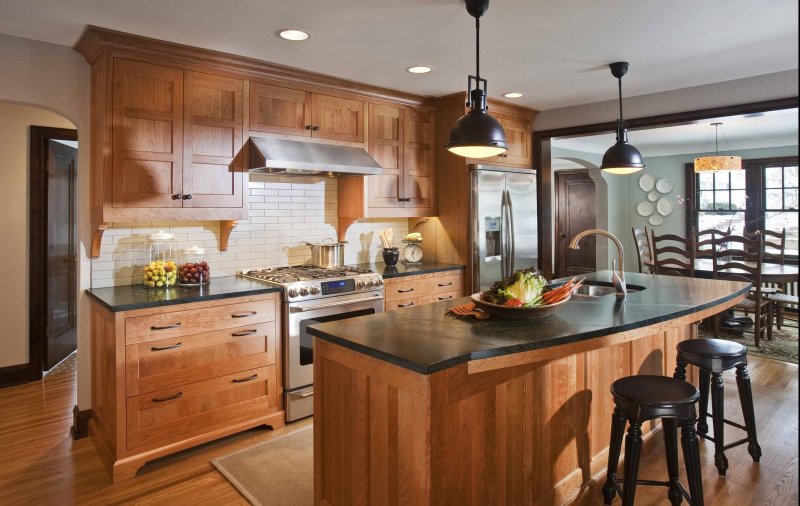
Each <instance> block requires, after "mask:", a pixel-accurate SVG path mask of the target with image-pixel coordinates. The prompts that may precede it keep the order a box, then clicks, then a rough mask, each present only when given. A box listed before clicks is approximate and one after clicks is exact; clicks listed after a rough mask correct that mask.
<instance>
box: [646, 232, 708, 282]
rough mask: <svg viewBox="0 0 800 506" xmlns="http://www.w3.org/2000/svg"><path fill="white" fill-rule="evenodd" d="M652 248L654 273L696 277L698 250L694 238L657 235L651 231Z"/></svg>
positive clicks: (690, 235)
mask: <svg viewBox="0 0 800 506" xmlns="http://www.w3.org/2000/svg"><path fill="white" fill-rule="evenodd" d="M650 246H651V248H652V251H653V272H654V273H655V274H666V275H667V276H685V277H690V278H691V277H694V260H695V257H696V254H697V250H696V248H695V245H694V237H693V236H692V234H689V237H688V238H686V237H681V236H679V235H675V234H663V235H656V233H655V231H653V230H652V229H651V230H650Z"/></svg>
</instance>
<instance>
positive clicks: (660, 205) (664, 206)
mask: <svg viewBox="0 0 800 506" xmlns="http://www.w3.org/2000/svg"><path fill="white" fill-rule="evenodd" d="M656 209H657V210H658V214H660V215H661V216H669V214H670V213H671V212H672V202H670V201H669V200H667V199H666V198H664V197H662V198H660V199H658V202H656Z"/></svg>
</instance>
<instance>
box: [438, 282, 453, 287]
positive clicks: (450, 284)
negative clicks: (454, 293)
mask: <svg viewBox="0 0 800 506" xmlns="http://www.w3.org/2000/svg"><path fill="white" fill-rule="evenodd" d="M439 286H453V282H452V281H448V282H447V283H439Z"/></svg>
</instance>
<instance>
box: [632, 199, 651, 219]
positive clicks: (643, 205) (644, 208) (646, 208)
mask: <svg viewBox="0 0 800 506" xmlns="http://www.w3.org/2000/svg"><path fill="white" fill-rule="evenodd" d="M636 212H637V213H639V216H650V215H651V214H653V204H651V203H650V202H639V205H638V206H636Z"/></svg>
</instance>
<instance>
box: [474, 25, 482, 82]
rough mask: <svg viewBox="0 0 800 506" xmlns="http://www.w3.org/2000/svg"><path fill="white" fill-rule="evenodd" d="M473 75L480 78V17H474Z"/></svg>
mask: <svg viewBox="0 0 800 506" xmlns="http://www.w3.org/2000/svg"><path fill="white" fill-rule="evenodd" d="M475 77H477V78H478V79H480V78H481V18H475Z"/></svg>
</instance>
